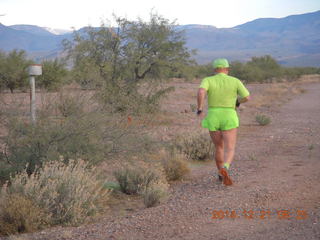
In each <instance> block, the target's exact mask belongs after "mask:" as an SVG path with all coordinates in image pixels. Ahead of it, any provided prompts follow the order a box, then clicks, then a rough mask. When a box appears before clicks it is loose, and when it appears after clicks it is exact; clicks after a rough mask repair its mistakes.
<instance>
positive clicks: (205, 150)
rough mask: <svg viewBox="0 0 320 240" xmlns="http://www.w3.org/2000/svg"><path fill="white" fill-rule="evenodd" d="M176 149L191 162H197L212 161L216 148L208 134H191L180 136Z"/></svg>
mask: <svg viewBox="0 0 320 240" xmlns="http://www.w3.org/2000/svg"><path fill="white" fill-rule="evenodd" d="M174 147H175V148H177V150H178V151H180V152H181V153H183V154H185V155H186V157H187V158H188V159H189V160H195V161H206V160H210V158H211V156H212V153H213V148H214V146H213V144H212V141H211V139H210V137H209V135H208V134H207V133H206V134H198V133H196V134H195V133H189V134H184V135H181V136H178V137H177V138H176V139H175V142H174Z"/></svg>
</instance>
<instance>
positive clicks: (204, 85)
mask: <svg viewBox="0 0 320 240" xmlns="http://www.w3.org/2000/svg"><path fill="white" fill-rule="evenodd" d="M199 88H204V89H206V90H207V91H208V90H209V81H208V78H204V79H203V80H202V81H201V84H200V86H199Z"/></svg>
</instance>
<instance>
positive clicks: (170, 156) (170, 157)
mask: <svg viewBox="0 0 320 240" xmlns="http://www.w3.org/2000/svg"><path fill="white" fill-rule="evenodd" d="M184 157H185V156H184V155H182V154H179V153H178V152H177V151H171V152H170V153H166V154H164V156H163V158H162V165H163V169H164V172H165V175H166V179H167V181H176V180H180V179H182V178H183V177H184V176H185V175H186V174H188V173H189V172H190V169H189V167H188V163H187V162H186V161H185V159H184Z"/></svg>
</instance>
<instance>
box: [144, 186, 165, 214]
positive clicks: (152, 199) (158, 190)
mask: <svg viewBox="0 0 320 240" xmlns="http://www.w3.org/2000/svg"><path fill="white" fill-rule="evenodd" d="M167 195H168V192H167V187H166V185H161V184H157V185H153V186H152V187H150V188H148V189H146V190H145V191H144V192H143V193H142V196H143V202H144V205H145V206H146V207H148V208H149V207H154V206H156V205H158V204H160V203H161V201H163V200H164V199H165V198H166V197H167Z"/></svg>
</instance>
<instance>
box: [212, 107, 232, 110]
mask: <svg viewBox="0 0 320 240" xmlns="http://www.w3.org/2000/svg"><path fill="white" fill-rule="evenodd" d="M212 110H227V111H228V110H234V111H235V108H233V107H209V108H208V111H212Z"/></svg>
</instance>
